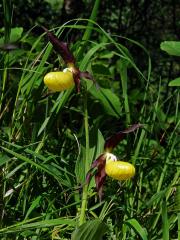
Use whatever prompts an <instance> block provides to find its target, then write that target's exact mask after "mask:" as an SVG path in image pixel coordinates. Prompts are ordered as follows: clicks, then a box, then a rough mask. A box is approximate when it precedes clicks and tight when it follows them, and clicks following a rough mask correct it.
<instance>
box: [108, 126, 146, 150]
mask: <svg viewBox="0 0 180 240" xmlns="http://www.w3.org/2000/svg"><path fill="white" fill-rule="evenodd" d="M142 126H143V125H142V124H140V123H138V124H133V125H132V126H131V127H129V128H127V129H125V130H123V131H119V132H118V133H115V134H114V135H112V136H111V137H109V138H108V139H107V140H106V142H105V145H104V149H105V150H108V149H109V150H110V151H111V150H112V149H113V148H114V147H116V146H117V145H118V143H119V142H120V141H122V140H123V139H124V137H125V136H126V134H128V133H131V132H134V131H135V130H136V129H138V128H140V127H142Z"/></svg>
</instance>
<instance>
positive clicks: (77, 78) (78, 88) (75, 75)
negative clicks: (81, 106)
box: [73, 73, 80, 93]
mask: <svg viewBox="0 0 180 240" xmlns="http://www.w3.org/2000/svg"><path fill="white" fill-rule="evenodd" d="M73 78H74V82H75V85H76V91H77V92H78V93H79V92H80V78H79V75H78V74H74V73H73Z"/></svg>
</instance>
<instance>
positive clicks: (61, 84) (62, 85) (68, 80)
mask: <svg viewBox="0 0 180 240" xmlns="http://www.w3.org/2000/svg"><path fill="white" fill-rule="evenodd" d="M44 84H45V85H46V86H47V87H48V88H49V90H51V91H53V92H60V91H64V90H66V89H69V88H71V87H73V86H74V78H73V73H72V72H71V71H68V70H67V69H66V71H63V72H49V73H47V74H46V75H45V77H44Z"/></svg>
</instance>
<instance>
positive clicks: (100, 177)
mask: <svg viewBox="0 0 180 240" xmlns="http://www.w3.org/2000/svg"><path fill="white" fill-rule="evenodd" d="M105 180H106V172H105V161H104V164H102V165H99V166H98V171H97V173H96V175H95V182H96V189H97V192H98V195H99V199H100V201H101V200H102V197H103V186H104V183H105Z"/></svg>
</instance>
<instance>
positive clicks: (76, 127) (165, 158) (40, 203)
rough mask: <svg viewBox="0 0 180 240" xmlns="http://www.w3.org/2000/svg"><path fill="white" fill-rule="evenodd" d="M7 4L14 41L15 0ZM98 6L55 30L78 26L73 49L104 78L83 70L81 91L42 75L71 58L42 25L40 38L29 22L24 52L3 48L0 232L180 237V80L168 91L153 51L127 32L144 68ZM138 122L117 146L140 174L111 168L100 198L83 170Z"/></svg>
mask: <svg viewBox="0 0 180 240" xmlns="http://www.w3.org/2000/svg"><path fill="white" fill-rule="evenodd" d="M3 4H4V9H5V15H7V16H6V22H5V38H4V39H5V42H8V35H9V34H10V31H11V30H10V29H11V23H10V19H11V17H10V15H9V14H11V7H10V6H9V9H8V6H6V1H4V2H3ZM98 6H99V1H95V4H94V8H93V12H92V14H91V17H90V19H76V20H72V21H70V22H67V23H66V24H64V25H63V26H60V27H57V29H54V31H55V33H56V35H58V36H59V37H61V34H62V33H63V31H64V29H69V30H70V31H73V32H75V33H77V34H78V32H79V31H80V32H81V34H82V39H80V40H78V41H77V42H76V43H74V45H72V46H71V49H72V50H73V53H74V55H75V56H76V59H77V65H78V66H79V68H80V70H81V71H86V70H88V71H89V72H91V73H92V74H93V76H94V78H95V80H96V82H97V83H98V85H99V87H95V86H93V85H92V83H91V82H90V81H88V80H85V79H82V80H81V92H80V93H79V94H77V93H76V91H75V89H70V90H67V91H64V92H61V93H54V94H52V93H50V94H49V92H48V91H47V88H46V87H45V86H44V84H43V76H44V75H45V74H46V73H47V72H49V71H51V70H53V68H55V67H57V66H58V67H59V69H63V68H64V67H66V66H65V65H64V63H63V62H62V59H61V58H59V57H58V56H57V54H56V53H55V52H54V51H53V49H52V46H51V44H50V43H48V44H47V41H46V39H45V37H44V34H43V35H40V36H38V37H36V38H35V37H34V35H33V29H31V30H30V31H29V32H28V33H23V36H22V38H21V39H19V41H20V42H21V44H22V46H26V44H27V42H28V49H27V47H26V51H25V52H21V53H19V52H17V51H16V50H15V51H14V52H11V51H10V52H2V51H1V52H0V55H1V58H0V61H1V69H0V75H1V80H2V81H0V90H1V100H0V109H1V110H0V121H1V133H0V140H1V148H0V165H1V175H0V178H1V185H0V187H1V196H0V198H1V200H0V202H1V206H0V208H1V229H0V235H1V237H0V238H1V239H3V240H5V239H17V240H19V239H33V240H38V239H43V240H45V239H64V240H65V239H71V236H72V239H82V240H83V239H87V236H88V237H89V240H90V239H99V238H100V236H102V235H103V234H104V236H103V239H107V240H115V239H124V240H125V239H143V240H146V239H151V240H153V239H154V240H156V239H178V237H179V232H178V231H179V225H180V224H179V223H180V220H179V219H180V217H179V211H180V202H179V174H180V162H179V152H178V149H179V138H178V133H179V125H180V121H179V111H178V109H179V89H178V88H175V89H171V88H169V92H168V96H167V95H166V91H165V89H166V84H167V83H164V82H163V79H162V80H161V76H156V82H154V81H153V78H152V77H151V73H153V69H152V67H151V58H150V54H149V53H148V51H147V50H146V49H145V48H144V47H143V46H142V45H141V44H140V43H138V42H136V41H133V40H131V39H126V41H127V43H128V44H132V46H133V47H134V48H138V49H139V51H143V52H144V53H145V54H146V56H147V58H146V60H145V61H146V63H147V64H146V68H145V69H140V68H139V67H138V66H139V65H138V61H137V60H136V59H137V58H136V56H133V55H132V54H131V52H130V51H129V50H128V49H127V48H126V46H125V45H123V44H122V43H121V39H122V38H118V37H117V36H111V35H110V34H109V33H107V32H106V31H105V30H104V29H102V28H101V27H100V26H99V25H98V24H97V23H96V22H95V19H96V15H97V13H98ZM77 29H78V30H77ZM94 34H95V36H96V37H95V38H94ZM32 37H33V41H32V40H31V38H32ZM123 39H125V38H123ZM123 42H124V41H123ZM19 54H20V55H19ZM12 55H14V56H15V60H14V61H12ZM133 123H141V124H143V128H140V129H138V130H137V131H136V132H135V133H134V134H132V133H131V134H130V135H128V136H127V137H126V138H125V139H124V140H123V141H122V142H121V143H120V144H119V145H118V146H117V147H116V148H115V149H114V153H115V154H116V155H117V156H118V157H119V158H120V159H126V160H128V161H129V162H132V163H133V164H134V165H135V167H136V175H135V177H134V178H133V179H132V180H128V181H126V182H118V181H115V180H112V179H110V178H107V179H106V183H105V187H104V196H103V199H102V202H99V199H98V196H97V193H96V190H95V183H94V180H92V181H91V183H90V185H89V186H87V184H86V182H85V177H86V174H87V172H88V171H89V169H90V166H91V163H92V161H93V160H95V159H96V158H97V157H98V156H99V155H100V154H101V153H102V152H103V147H104V141H105V139H106V138H107V137H109V136H111V135H112V134H113V133H114V132H116V131H119V130H122V129H125V128H126V127H127V126H129V125H131V124H133ZM120 125H121V127H119V126H120ZM104 224H105V225H104ZM78 226H80V227H79V228H78ZM90 230H91V231H90ZM73 232H74V233H73ZM72 233H73V235H72ZM85 236H86V238H85ZM78 237H79V238H78Z"/></svg>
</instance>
